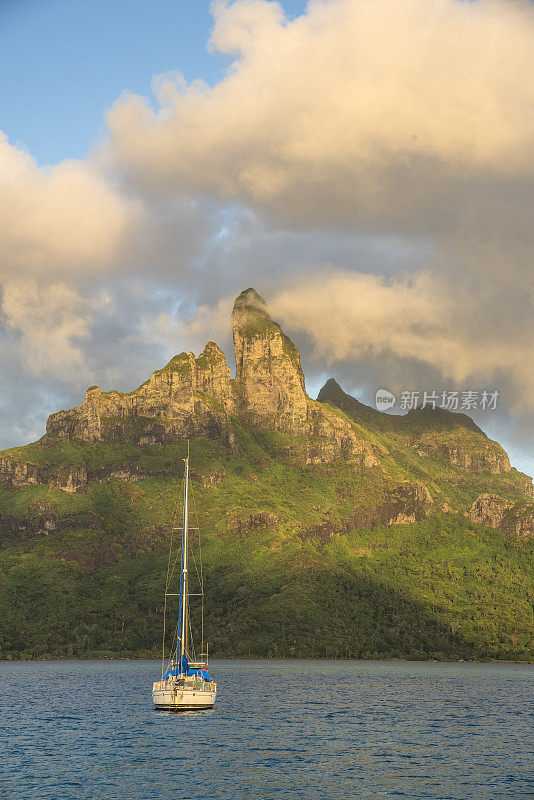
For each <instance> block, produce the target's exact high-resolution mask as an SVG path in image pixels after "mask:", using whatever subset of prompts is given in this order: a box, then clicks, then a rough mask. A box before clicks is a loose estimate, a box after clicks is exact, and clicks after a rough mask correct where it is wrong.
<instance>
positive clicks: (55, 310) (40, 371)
mask: <svg viewBox="0 0 534 800" xmlns="http://www.w3.org/2000/svg"><path fill="white" fill-rule="evenodd" d="M2 312H3V316H4V321H5V325H6V327H7V328H8V330H10V331H12V332H18V333H19V335H20V337H21V343H20V348H19V352H20V354H21V356H22V361H23V363H24V364H25V366H26V367H27V369H29V370H30V372H32V373H33V374H34V375H37V376H42V375H47V376H51V377H61V378H65V376H66V375H68V374H71V375H72V374H73V371H75V373H74V374H75V376H76V378H75V379H76V380H77V381H78V380H79V379H80V377H81V376H87V375H88V374H90V373H89V368H88V365H87V364H86V363H85V362H84V358H83V355H82V352H81V351H80V349H79V347H78V344H79V342H80V341H81V340H83V339H87V338H88V337H89V330H90V323H91V316H90V312H89V309H88V308H87V305H86V304H85V303H84V302H83V300H82V298H81V297H80V296H79V295H78V293H77V292H76V291H74V290H73V289H71V288H70V287H69V286H67V285H66V284H65V283H53V284H51V285H48V286H45V287H42V286H39V285H38V284H37V283H36V281H31V280H30V281H28V280H22V281H15V280H14V281H10V282H9V283H7V284H6V285H5V286H4V289H3V294H2Z"/></svg>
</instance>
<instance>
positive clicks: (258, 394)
mask: <svg viewBox="0 0 534 800" xmlns="http://www.w3.org/2000/svg"><path fill="white" fill-rule="evenodd" d="M232 329H233V334H234V348H235V360H236V385H237V391H238V402H239V410H240V412H241V413H242V414H243V415H244V416H245V418H248V420H249V421H250V422H253V423H258V422H259V423H261V422H265V423H268V424H269V426H270V427H274V428H275V429H277V430H286V431H288V432H290V431H295V430H296V429H298V428H299V427H302V423H303V421H304V420H305V419H306V417H307V413H308V398H307V396H306V390H305V386H304V374H303V372H302V367H301V364H300V356H299V353H298V350H297V348H296V347H295V345H294V344H293V342H292V341H291V339H289V338H288V337H287V336H286V335H285V333H284V332H283V331H282V329H281V327H280V325H278V324H277V323H276V322H273V320H272V319H271V317H270V314H269V312H268V310H267V305H266V303H265V300H264V299H263V298H262V297H261V296H260V295H259V294H258V293H257V292H256V291H255V289H252V288H251V289H246V290H245V291H244V292H241V294H240V295H239V297H238V298H237V299H236V301H235V303H234V309H233V312H232Z"/></svg>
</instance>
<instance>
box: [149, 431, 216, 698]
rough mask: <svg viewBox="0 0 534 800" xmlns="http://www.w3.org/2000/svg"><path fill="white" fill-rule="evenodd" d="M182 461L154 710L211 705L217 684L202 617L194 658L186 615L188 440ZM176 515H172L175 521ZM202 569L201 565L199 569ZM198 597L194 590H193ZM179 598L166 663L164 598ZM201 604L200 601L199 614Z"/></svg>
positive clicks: (168, 569)
mask: <svg viewBox="0 0 534 800" xmlns="http://www.w3.org/2000/svg"><path fill="white" fill-rule="evenodd" d="M184 462H185V477H184V513H183V525H182V526H181V531H182V549H181V570H180V592H179V594H178V593H175V592H170V591H169V589H170V588H171V581H172V577H173V575H174V572H175V566H176V564H177V561H178V555H176V557H175V558H174V561H173V535H172V534H173V533H174V531H175V530H180V528H176V526H175V524H174V523H173V530H172V532H171V544H170V549H169V562H168V567H167V580H166V583H165V608H164V613H163V655H162V662H161V680H160V681H155V682H154V684H153V687H152V700H153V701H154V705H155V707H156V708H158V709H166V710H167V711H195V710H200V709H205V708H212V707H213V704H214V703H215V697H216V695H217V684H216V683H215V681H214V680H213V679H212V677H211V675H210V673H209V671H208V652H207V650H208V648H207V646H206V653H203V652H202V650H203V646H204V641H203V639H204V621H203V619H202V644H201V650H200V658H199V659H197V658H196V657H195V651H194V647H193V636H192V631H191V624H190V618H189V597H191V596H193V595H192V594H190V593H189V581H188V570H187V565H188V556H189V548H188V545H189V542H188V535H189V527H188V525H189V519H188V503H189V442H188V443H187V458H185V459H184ZM176 518H177V514H176V515H175V521H176ZM201 569H202V568H201ZM199 577H200V593H199V594H200V596H201V597H202V598H203V594H204V581H203V578H202V571H201V572H200V576H199ZM195 595H196V596H198V593H195ZM176 596H179V598H180V606H179V609H180V610H179V616H178V625H177V628H176V638H175V641H174V642H173V646H172V647H171V655H170V658H169V660H168V662H167V663H166V662H165V618H166V613H167V598H168V597H176ZM203 613H204V604H203V603H202V615H203Z"/></svg>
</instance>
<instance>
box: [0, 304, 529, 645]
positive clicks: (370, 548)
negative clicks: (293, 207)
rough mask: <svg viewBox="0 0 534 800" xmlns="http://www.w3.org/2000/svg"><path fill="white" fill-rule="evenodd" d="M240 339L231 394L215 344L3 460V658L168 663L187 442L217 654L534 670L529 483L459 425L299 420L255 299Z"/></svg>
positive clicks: (441, 418)
mask: <svg viewBox="0 0 534 800" xmlns="http://www.w3.org/2000/svg"><path fill="white" fill-rule="evenodd" d="M233 325H234V341H235V344H236V362H237V374H236V378H234V379H232V378H231V375H230V370H229V368H228V367H227V365H226V360H225V357H224V354H222V353H221V351H220V350H219V348H217V346H216V345H214V344H213V343H210V344H209V345H208V346H207V347H206V350H205V351H204V353H203V354H202V355H201V356H200V357H199V358H197V359H195V357H194V356H193V355H192V354H189V355H188V354H182V355H180V356H176V357H175V358H174V359H172V360H171V362H170V363H169V365H167V367H166V368H164V369H162V370H157V371H156V372H155V373H154V375H153V376H152V377H151V378H150V379H149V380H148V381H146V382H145V383H144V384H143V385H142V386H141V387H139V389H138V390H135V391H134V392H130V393H128V394H122V393H119V392H102V391H101V390H100V389H99V388H98V387H91V389H90V390H88V393H87V396H86V399H85V401H84V403H82V405H81V406H79V407H78V408H76V409H72V410H70V411H63V412H59V413H58V414H55V415H52V417H51V418H50V420H49V423H48V426H47V434H46V435H45V436H44V437H43V438H42V439H41V440H40V441H39V442H36V443H34V444H31V445H26V446H25V447H19V448H11V449H10V450H6V451H3V452H2V453H0V477H1V486H0V524H1V543H0V544H1V546H0V610H1V614H0V657H2V658H19V657H31V658H35V657H64V656H78V657H87V656H98V655H100V656H103V655H114V656H128V655H157V654H158V653H159V650H160V633H161V621H162V594H163V582H164V576H165V572H166V568H167V555H168V545H169V532H170V525H171V521H172V519H173V515H174V511H175V506H176V503H177V501H178V499H179V494H180V481H181V479H182V472H183V462H182V459H183V457H184V454H185V442H186V440H187V438H189V439H190V442H191V463H192V466H193V471H192V498H193V505H194V507H195V509H196V510H197V512H198V518H199V520H200V534H201V535H200V542H201V545H202V556H203V564H204V577H205V584H206V600H205V633H206V638H207V639H208V640H209V642H210V652H211V653H212V654H213V655H219V656H223V655H240V656H247V655H249V654H250V655H257V656H268V655H272V656H292V655H294V656H321V657H323V656H325V655H326V656H332V657H334V656H339V657H341V656H343V657H345V656H349V657H403V658H464V659H468V658H477V659H492V658H503V659H514V660H531V659H532V655H533V651H534V626H533V613H532V608H533V600H534V587H533V574H534V571H533V569H532V565H533V557H532V556H533V553H532V550H533V538H532V532H533V525H532V520H533V513H532V512H533V503H532V484H531V481H530V479H528V478H527V476H525V475H522V474H521V473H519V472H517V471H516V470H514V469H512V468H510V465H509V463H508V459H507V456H506V453H505V452H504V451H503V450H502V448H501V447H500V446H499V445H498V444H497V443H495V442H492V441H491V440H489V439H488V438H487V437H486V436H485V435H484V433H483V432H482V431H481V430H480V429H479V428H478V427H477V426H476V425H475V423H474V422H473V421H472V420H471V419H470V418H469V417H466V416H465V415H461V414H452V413H449V412H440V411H437V410H436V411H435V412H432V411H429V410H427V409H423V410H420V411H416V412H411V413H409V414H408V415H406V416H404V417H393V416H390V415H387V414H381V413H379V412H377V411H375V410H374V409H370V408H368V407H366V406H363V405H362V404H361V403H358V401H356V400H355V399H354V398H351V397H350V396H348V395H346V394H345V393H344V392H343V391H342V390H341V389H340V387H339V386H338V385H337V384H336V383H335V382H334V381H329V382H328V383H327V384H326V385H325V387H324V388H323V390H322V391H321V393H320V395H319V399H318V401H314V400H311V399H310V398H309V397H308V396H307V395H306V392H305V387H304V376H303V375H302V370H301V367H300V358H299V355H298V352H297V350H296V348H295V347H294V345H293V344H292V342H290V340H289V339H288V338H287V337H286V336H285V335H284V334H283V332H282V331H281V330H280V328H279V326H277V325H276V323H273V322H272V320H271V319H270V317H269V315H268V312H267V309H266V307H265V305H264V303H263V301H262V300H261V298H259V296H258V295H256V293H254V292H253V290H247V292H244V293H243V294H242V295H241V296H240V298H238V300H237V301H236V307H235V310H234V317H233ZM197 556H198V553H197ZM192 602H193V601H192ZM198 612H199V609H198V607H197V608H196V610H195V609H194V613H196V614H198Z"/></svg>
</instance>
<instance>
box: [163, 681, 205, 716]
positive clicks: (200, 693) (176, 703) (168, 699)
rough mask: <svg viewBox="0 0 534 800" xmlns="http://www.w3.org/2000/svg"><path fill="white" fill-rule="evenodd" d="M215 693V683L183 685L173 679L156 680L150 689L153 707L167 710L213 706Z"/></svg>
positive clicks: (186, 709)
mask: <svg viewBox="0 0 534 800" xmlns="http://www.w3.org/2000/svg"><path fill="white" fill-rule="evenodd" d="M216 695H217V686H216V684H215V683H211V684H204V686H203V687H198V686H187V685H185V686H184V685H180V684H177V683H175V682H174V681H156V683H154V687H153V689H152V700H153V702H154V705H155V707H156V708H159V709H165V710H167V711H196V710H201V709H204V708H213V704H214V703H215V697H216Z"/></svg>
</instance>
